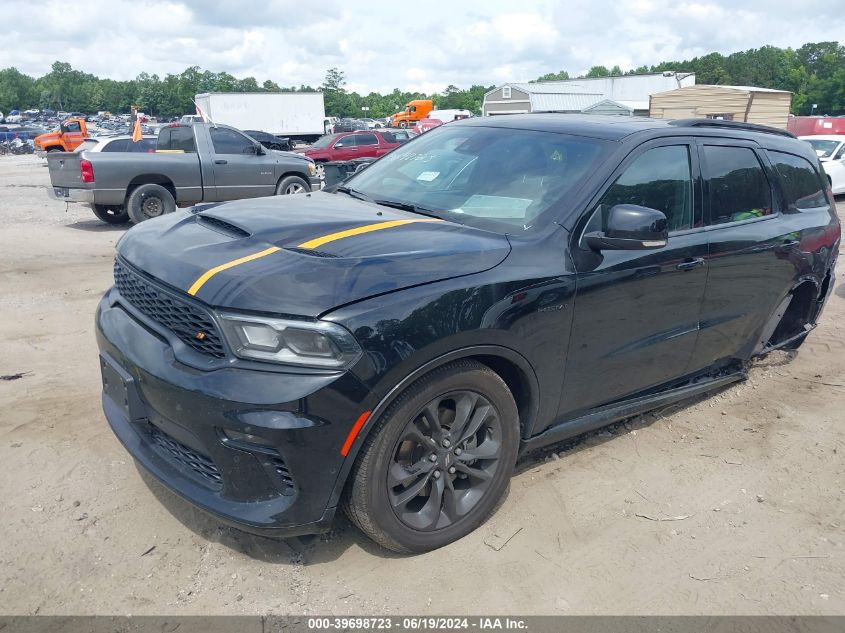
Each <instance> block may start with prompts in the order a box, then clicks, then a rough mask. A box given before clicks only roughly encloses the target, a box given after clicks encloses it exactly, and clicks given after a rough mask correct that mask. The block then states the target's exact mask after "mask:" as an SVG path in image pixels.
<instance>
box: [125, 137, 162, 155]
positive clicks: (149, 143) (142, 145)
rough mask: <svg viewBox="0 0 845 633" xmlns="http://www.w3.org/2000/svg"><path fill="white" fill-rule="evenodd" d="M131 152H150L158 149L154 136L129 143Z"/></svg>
mask: <svg viewBox="0 0 845 633" xmlns="http://www.w3.org/2000/svg"><path fill="white" fill-rule="evenodd" d="M129 151H130V152H136V153H138V152H140V153H149V152H154V151H156V141H155V139H154V138H142V139H141V140H140V141H138V142H137V143H133V142H130V143H129Z"/></svg>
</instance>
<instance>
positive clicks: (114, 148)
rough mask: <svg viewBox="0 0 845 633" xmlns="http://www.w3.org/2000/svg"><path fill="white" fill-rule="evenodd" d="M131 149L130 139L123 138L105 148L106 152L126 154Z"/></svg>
mask: <svg viewBox="0 0 845 633" xmlns="http://www.w3.org/2000/svg"><path fill="white" fill-rule="evenodd" d="M128 149H129V139H127V138H121V139H118V140H116V141H112V142H111V143H107V144H106V146H105V147H103V151H104V152H125V151H128Z"/></svg>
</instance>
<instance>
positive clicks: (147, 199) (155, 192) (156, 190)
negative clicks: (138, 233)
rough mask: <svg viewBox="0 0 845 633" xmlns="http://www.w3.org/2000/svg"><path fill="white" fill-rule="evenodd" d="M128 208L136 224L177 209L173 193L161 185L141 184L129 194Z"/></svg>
mask: <svg viewBox="0 0 845 633" xmlns="http://www.w3.org/2000/svg"><path fill="white" fill-rule="evenodd" d="M126 210H127V211H128V213H129V217H130V218H131V219H132V221H133V222H134V223H135V224H140V223H141V222H143V221H144V220H149V219H150V218H156V217H158V216H160V215H164V214H165V213H173V212H174V211H175V210H176V201H175V200H174V199H173V195H172V194H171V193H170V192H169V191H168V190H167V189H165V188H164V187H162V186H161V185H155V184H152V183H150V184H146V185H140V186H139V187H137V188H136V189H134V190H133V191H132V193H131V194H129V199H128V200H127V201H126Z"/></svg>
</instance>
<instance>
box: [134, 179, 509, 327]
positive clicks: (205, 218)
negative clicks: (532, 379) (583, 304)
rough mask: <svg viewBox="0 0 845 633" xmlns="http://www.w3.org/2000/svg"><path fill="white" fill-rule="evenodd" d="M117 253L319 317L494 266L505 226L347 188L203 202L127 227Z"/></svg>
mask: <svg viewBox="0 0 845 633" xmlns="http://www.w3.org/2000/svg"><path fill="white" fill-rule="evenodd" d="M117 251H118V255H119V257H120V258H122V259H123V260H124V261H126V262H128V263H129V264H130V265H132V266H134V267H135V268H136V269H138V270H140V271H142V272H143V273H146V274H147V275H150V276H152V277H154V278H156V279H158V280H160V281H162V282H164V283H165V284H167V285H169V286H171V287H172V288H173V289H175V290H178V291H180V292H188V294H191V295H193V296H194V297H195V298H196V299H198V300H200V301H203V302H205V303H207V304H209V305H212V306H215V307H220V308H229V309H232V310H247V311H257V312H266V313H273V314H290V315H301V316H308V317H317V316H319V315H321V314H324V313H326V312H328V311H330V310H331V309H333V308H336V307H339V306H341V305H345V304H348V303H352V302H355V301H359V300H362V299H366V298H368V297H372V296H374V295H379V294H384V293H388V292H392V291H395V290H399V289H402V288H407V287H410V286H417V285H420V284H426V283H431V282H434V281H439V280H443V279H448V278H451V277H460V276H462V275H469V274H473V273H478V272H482V271H484V270H488V269H490V268H492V267H494V266H496V265H498V264H499V263H501V262H502V261H503V260H504V259H505V257H507V255H508V253H509V252H510V243H509V242H508V240H507V238H506V237H505V236H503V235H499V234H496V233H491V232H488V231H482V230H480V229H474V228H470V227H466V226H463V225H460V224H455V223H452V222H445V221H440V220H435V219H432V218H428V217H425V216H421V215H419V214H413V213H407V212H404V211H397V210H394V209H390V208H385V207H380V206H377V205H375V204H370V203H367V202H363V201H360V200H356V199H354V198H351V197H349V196H347V195H345V194H329V193H323V192H316V193H311V194H303V195H294V196H278V197H270V198H258V199H252V200H239V201H236V202H230V203H226V204H222V205H206V206H204V207H201V208H200V207H197V208H195V209H193V210H189V211H179V212H176V213H173V214H171V215H168V216H164V217H161V218H156V219H153V220H148V221H146V222H143V223H141V224H139V225H137V226H135V227H133V228H132V229H131V230H129V231H127V233H126V234H125V235H124V237H123V238H122V239H121V240H120V242H119V243H118V247H117Z"/></svg>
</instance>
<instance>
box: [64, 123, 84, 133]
mask: <svg viewBox="0 0 845 633" xmlns="http://www.w3.org/2000/svg"><path fill="white" fill-rule="evenodd" d="M62 128H64V131H65V132H81V131H82V128H81V127H80V126H79V121H71V122H70V123H68V124H66V125H63V126H62Z"/></svg>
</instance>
